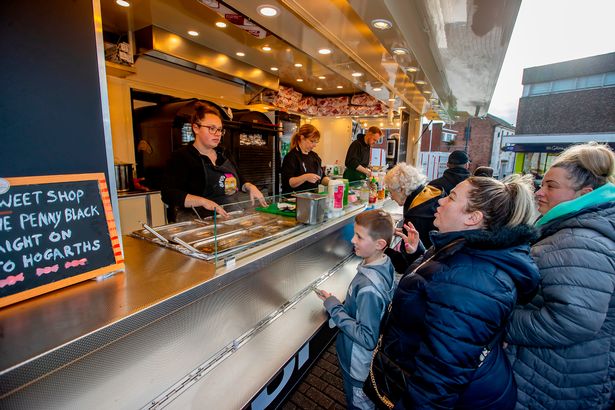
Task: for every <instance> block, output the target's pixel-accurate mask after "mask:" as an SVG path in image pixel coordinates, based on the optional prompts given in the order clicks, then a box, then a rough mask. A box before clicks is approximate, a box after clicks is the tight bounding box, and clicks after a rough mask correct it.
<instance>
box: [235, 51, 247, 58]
mask: <svg viewBox="0 0 615 410" xmlns="http://www.w3.org/2000/svg"><path fill="white" fill-rule="evenodd" d="M235 55H236V56H237V57H245V55H246V53H244V52H241V51H238V52H236V53H235Z"/></svg>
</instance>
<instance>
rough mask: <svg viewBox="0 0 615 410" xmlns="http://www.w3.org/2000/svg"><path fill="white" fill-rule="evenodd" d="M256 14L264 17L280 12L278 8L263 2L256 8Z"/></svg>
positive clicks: (273, 15)
mask: <svg viewBox="0 0 615 410" xmlns="http://www.w3.org/2000/svg"><path fill="white" fill-rule="evenodd" d="M256 10H257V11H258V14H260V15H261V16H265V17H275V16H277V15H278V14H280V9H278V8H277V7H275V6H272V5H270V4H263V5H261V6H258V7H257V8H256Z"/></svg>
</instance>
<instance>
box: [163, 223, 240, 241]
mask: <svg viewBox="0 0 615 410" xmlns="http://www.w3.org/2000/svg"><path fill="white" fill-rule="evenodd" d="M215 228H216V229H215V230H214V225H209V226H204V227H201V228H197V229H191V230H189V231H185V232H181V233H178V234H177V235H174V236H173V238H172V240H173V241H175V239H176V238H179V239H180V240H181V241H184V242H186V243H189V244H192V243H195V242H199V241H202V240H204V239H209V238H213V237H214V236H220V235H224V234H227V233H231V232H234V231H237V230H239V229H241V228H240V227H238V226H230V225H223V224H221V223H218V224H217V225H216V226H215ZM214 231H215V235H214Z"/></svg>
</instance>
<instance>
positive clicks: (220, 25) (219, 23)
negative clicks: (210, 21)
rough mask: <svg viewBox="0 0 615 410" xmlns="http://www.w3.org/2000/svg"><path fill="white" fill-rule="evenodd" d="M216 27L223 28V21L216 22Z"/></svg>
mask: <svg viewBox="0 0 615 410" xmlns="http://www.w3.org/2000/svg"><path fill="white" fill-rule="evenodd" d="M216 27H220V28H224V27H226V23H225V22H224V21H216Z"/></svg>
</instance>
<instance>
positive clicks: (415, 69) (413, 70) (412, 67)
mask: <svg viewBox="0 0 615 410" xmlns="http://www.w3.org/2000/svg"><path fill="white" fill-rule="evenodd" d="M406 71H408V72H409V73H416V72H417V71H419V68H418V67H415V66H410V67H408V68H406Z"/></svg>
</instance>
